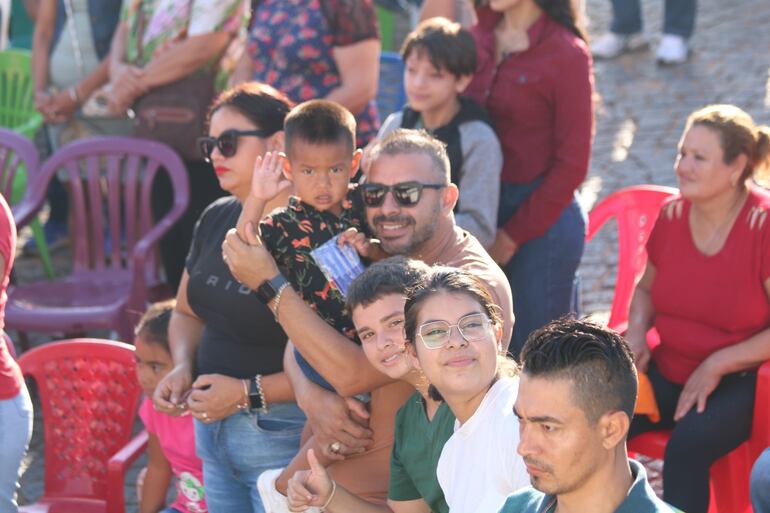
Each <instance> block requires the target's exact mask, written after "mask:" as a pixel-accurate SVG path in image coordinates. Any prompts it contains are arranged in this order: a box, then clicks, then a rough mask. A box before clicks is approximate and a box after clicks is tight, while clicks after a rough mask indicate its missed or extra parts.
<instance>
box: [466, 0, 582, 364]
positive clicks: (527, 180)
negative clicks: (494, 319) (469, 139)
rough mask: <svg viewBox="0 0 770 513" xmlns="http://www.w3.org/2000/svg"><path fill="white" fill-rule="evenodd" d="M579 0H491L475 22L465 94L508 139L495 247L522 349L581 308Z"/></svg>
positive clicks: (502, 140)
mask: <svg viewBox="0 0 770 513" xmlns="http://www.w3.org/2000/svg"><path fill="white" fill-rule="evenodd" d="M572 4H573V0H489V1H488V2H486V5H482V6H480V7H479V8H478V10H477V14H478V23H477V25H476V26H475V27H474V28H473V29H472V32H473V34H474V37H475V39H476V46H477V51H478V64H477V68H476V75H475V77H474V79H473V82H472V83H471V85H470V86H469V87H468V90H467V94H468V95H469V96H471V97H472V98H473V99H474V100H476V101H477V102H478V103H480V104H482V105H484V106H485V107H486V109H487V110H488V111H489V113H490V116H491V117H492V122H493V124H494V126H495V130H496V131H497V135H498V137H499V138H500V144H501V146H502V149H503V170H502V175H501V179H502V184H501V187H500V207H499V210H498V219H497V222H498V226H499V227H500V228H499V229H498V231H497V238H496V240H495V243H494V244H493V246H492V248H490V254H491V255H492V257H493V258H495V260H496V261H497V262H498V263H499V264H500V265H501V266H502V267H503V269H504V270H505V274H506V275H507V276H508V280H509V281H510V283H511V289H512V290H513V298H514V308H513V309H514V312H515V313H516V328H515V329H514V330H513V341H512V343H511V346H510V350H511V352H512V353H513V354H514V355H517V354H518V352H519V351H520V350H521V347H522V346H523V345H524V341H525V340H526V338H527V336H528V335H529V333H530V332H531V331H533V330H535V329H537V328H539V327H541V326H543V325H545V324H546V323H548V322H549V321H551V320H553V319H556V318H558V317H560V316H562V315H564V314H566V313H568V312H570V311H571V310H573V309H574V306H575V305H574V304H573V298H574V297H575V288H574V282H575V272H576V271H577V266H578V264H579V263H580V258H581V256H582V255H583V242H584V238H585V214H584V213H583V212H582V210H581V209H580V206H579V205H578V202H577V201H576V197H575V194H576V190H577V188H578V187H579V186H580V184H581V183H582V182H583V179H584V178H585V176H586V173H587V171H588V159H589V156H590V154H591V139H592V126H593V107H592V95H593V72H592V64H591V56H590V53H589V51H588V48H587V46H586V43H585V37H584V35H583V33H582V31H581V30H580V29H579V28H578V27H577V25H576V22H575V11H574V7H573V5H572Z"/></svg>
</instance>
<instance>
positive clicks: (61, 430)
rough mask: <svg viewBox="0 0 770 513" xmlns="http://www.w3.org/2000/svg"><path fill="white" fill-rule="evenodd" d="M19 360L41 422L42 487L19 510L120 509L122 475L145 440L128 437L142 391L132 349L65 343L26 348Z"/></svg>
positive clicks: (93, 512) (103, 512)
mask: <svg viewBox="0 0 770 513" xmlns="http://www.w3.org/2000/svg"><path fill="white" fill-rule="evenodd" d="M18 362H19V366H20V367H21V370H22V372H23V373H24V375H25V376H28V377H31V378H33V379H34V380H35V381H36V382H37V387H38V394H39V396H40V402H41V404H42V409H43V419H44V423H45V491H44V493H43V497H42V498H41V499H40V500H39V501H38V502H37V503H35V504H32V505H29V506H22V507H21V509H20V511H22V512H24V513H123V512H124V510H125V504H124V496H123V490H124V488H123V487H124V482H123V481H124V474H125V471H126V470H127V469H128V467H129V466H130V465H131V463H132V462H133V461H134V460H135V459H136V458H137V457H138V456H140V455H141V454H142V453H143V452H144V449H145V448H146V446H147V438H148V435H147V432H146V431H142V432H141V433H140V434H139V435H137V436H136V437H135V438H134V439H133V440H131V429H132V427H133V424H134V419H135V416H136V411H137V408H138V405H139V399H140V396H141V388H140V387H139V384H138V382H137V379H136V373H135V365H136V364H135V362H134V347H133V346H131V345H128V344H124V343H122V342H113V341H111V340H99V339H73V340H64V341H61V342H53V343H50V344H46V345H44V346H40V347H36V348H34V349H32V350H30V351H27V352H26V353H24V354H22V355H21V356H20V357H19V360H18ZM129 441H130V443H129ZM127 444H128V445H127Z"/></svg>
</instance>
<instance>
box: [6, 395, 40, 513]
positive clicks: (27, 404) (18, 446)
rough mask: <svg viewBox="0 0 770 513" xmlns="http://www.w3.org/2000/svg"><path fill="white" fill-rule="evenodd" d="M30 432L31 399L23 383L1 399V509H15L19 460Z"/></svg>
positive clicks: (24, 450) (26, 445) (7, 511)
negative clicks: (16, 391) (17, 391)
mask: <svg viewBox="0 0 770 513" xmlns="http://www.w3.org/2000/svg"><path fill="white" fill-rule="evenodd" d="M31 436H32V401H30V399H29V394H28V393H27V388H26V387H23V388H22V389H21V392H19V393H18V394H17V395H16V396H15V397H12V398H11V399H5V400H3V401H0V513H16V512H17V511H18V505H17V504H16V490H17V489H18V486H19V477H20V476H19V469H20V467H21V460H22V458H23V457H24V454H25V453H26V452H27V447H28V446H29V438H30V437H31Z"/></svg>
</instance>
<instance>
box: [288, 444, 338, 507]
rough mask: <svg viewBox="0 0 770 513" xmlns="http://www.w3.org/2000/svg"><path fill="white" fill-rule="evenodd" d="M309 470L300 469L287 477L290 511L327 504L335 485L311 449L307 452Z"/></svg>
mask: <svg viewBox="0 0 770 513" xmlns="http://www.w3.org/2000/svg"><path fill="white" fill-rule="evenodd" d="M307 461H308V464H309V465H310V470H300V471H298V472H295V473H294V476H292V477H291V479H289V488H288V491H287V498H288V499H289V509H290V510H291V511H305V510H306V509H308V508H310V507H313V506H315V507H326V506H329V503H330V499H333V497H332V493H333V491H334V489H335V485H334V483H333V482H332V479H331V477H329V473H328V472H327V471H326V469H325V468H324V467H323V466H322V465H321V464H320V463H319V462H318V458H316V455H315V452H314V451H313V449H310V450H308V452H307Z"/></svg>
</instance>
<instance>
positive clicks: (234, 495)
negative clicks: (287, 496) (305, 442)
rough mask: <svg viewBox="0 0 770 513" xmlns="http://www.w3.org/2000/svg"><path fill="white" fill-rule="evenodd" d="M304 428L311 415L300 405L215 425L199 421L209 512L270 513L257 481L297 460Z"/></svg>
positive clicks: (277, 406)
mask: <svg viewBox="0 0 770 513" xmlns="http://www.w3.org/2000/svg"><path fill="white" fill-rule="evenodd" d="M304 425H305V414H304V413H302V410H300V409H299V407H298V406H297V405H296V404H294V403H276V404H270V405H269V411H268V413H267V414H262V413H260V412H237V413H234V414H232V415H230V416H229V417H227V418H226V419H223V420H220V421H217V422H212V423H211V424H204V423H202V422H199V421H197V420H196V421H195V448H196V451H197V453H198V457H199V458H200V459H201V460H202V461H203V483H204V486H205V488H206V503H207V504H208V507H209V511H210V512H211V513H230V512H235V511H237V512H239V513H264V511H265V510H264V507H263V506H262V501H261V500H260V498H259V492H258V491H257V477H258V476H259V474H261V473H262V472H264V471H265V470H268V469H271V468H278V467H284V466H286V465H287V464H288V463H289V462H290V461H291V460H292V458H294V456H295V455H296V454H297V451H299V442H300V436H301V434H302V428H303V427H304Z"/></svg>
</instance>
